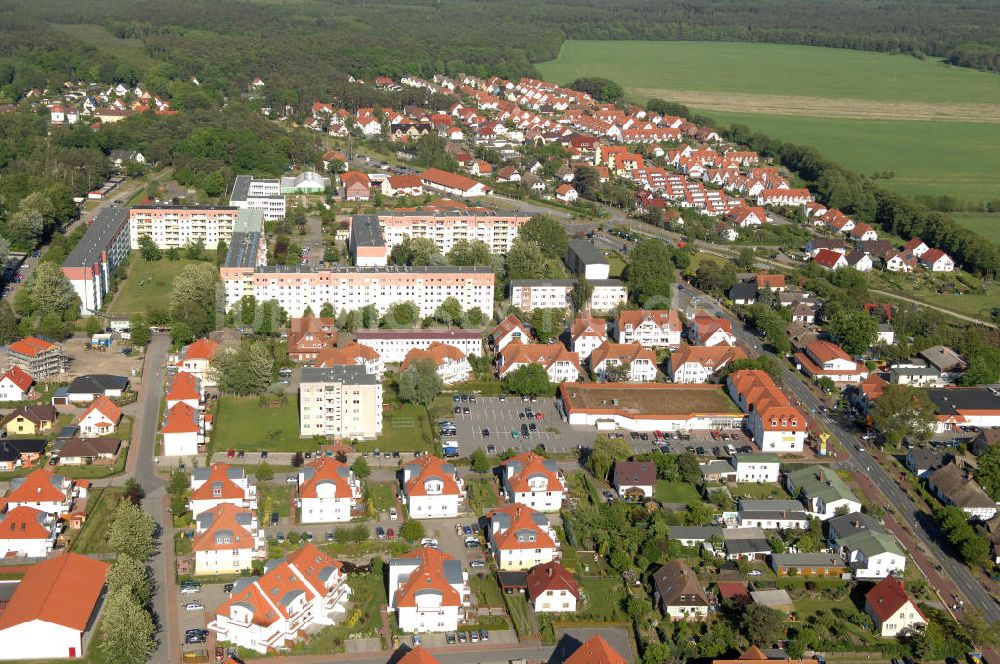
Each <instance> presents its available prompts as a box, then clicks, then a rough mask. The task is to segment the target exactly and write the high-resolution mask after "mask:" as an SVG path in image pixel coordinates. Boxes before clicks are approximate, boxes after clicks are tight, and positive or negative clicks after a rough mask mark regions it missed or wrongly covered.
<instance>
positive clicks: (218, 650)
mask: <svg viewBox="0 0 1000 664" xmlns="http://www.w3.org/2000/svg"><path fill="white" fill-rule="evenodd" d="M225 658H226V653H225V651H224V650H223V649H222V646H215V661H217V662H221V661H222V660H224V659H225Z"/></svg>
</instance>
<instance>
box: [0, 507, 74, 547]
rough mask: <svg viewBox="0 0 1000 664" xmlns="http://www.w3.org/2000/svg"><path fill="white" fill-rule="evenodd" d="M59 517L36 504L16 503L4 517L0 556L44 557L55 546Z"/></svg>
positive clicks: (1, 522)
mask: <svg viewBox="0 0 1000 664" xmlns="http://www.w3.org/2000/svg"><path fill="white" fill-rule="evenodd" d="M58 534H59V520H58V519H57V518H56V517H55V516H54V515H52V514H47V513H45V512H43V511H41V510H38V509H35V508H33V507H24V506H21V507H15V508H14V509H12V510H10V511H8V512H7V513H6V514H5V515H4V516H3V520H2V521H0V557H4V558H7V557H9V556H15V557H21V556H23V557H26V558H44V557H45V556H47V555H49V553H50V552H51V551H52V549H53V548H54V547H55V543H56V536H57V535H58Z"/></svg>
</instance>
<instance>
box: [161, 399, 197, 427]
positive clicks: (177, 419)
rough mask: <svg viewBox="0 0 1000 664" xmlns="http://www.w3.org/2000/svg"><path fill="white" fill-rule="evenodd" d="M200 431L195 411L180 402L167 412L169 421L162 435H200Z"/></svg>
mask: <svg viewBox="0 0 1000 664" xmlns="http://www.w3.org/2000/svg"><path fill="white" fill-rule="evenodd" d="M200 430H201V429H200V426H199V424H198V417H197V412H196V411H195V409H194V408H192V407H191V406H189V405H187V404H186V403H184V402H180V403H176V404H174V405H173V406H172V407H171V408H170V410H168V411H167V421H166V423H165V424H164V425H163V428H162V429H160V433H198V431H200Z"/></svg>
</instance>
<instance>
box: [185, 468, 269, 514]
mask: <svg viewBox="0 0 1000 664" xmlns="http://www.w3.org/2000/svg"><path fill="white" fill-rule="evenodd" d="M222 503H229V504H231V505H234V506H236V507H241V508H243V509H250V510H255V509H257V485H256V484H255V483H254V482H253V480H252V479H251V478H250V476H249V475H247V473H246V471H245V470H244V469H243V467H242V466H230V465H229V464H225V463H213V464H212V465H211V466H208V467H207V468H206V467H199V468H195V469H194V470H192V471H191V500H190V501H189V503H188V505H189V507H190V509H191V514H194V515H195V516H197V515H199V514H201V513H202V512H207V511H208V510H210V509H212V508H213V507H217V506H218V505H221V504H222Z"/></svg>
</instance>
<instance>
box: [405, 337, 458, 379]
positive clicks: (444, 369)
mask: <svg viewBox="0 0 1000 664" xmlns="http://www.w3.org/2000/svg"><path fill="white" fill-rule="evenodd" d="M422 360H429V361H431V362H433V363H434V366H435V367H437V374H438V376H440V377H441V380H442V381H443V382H444V384H445V385H453V384H455V383H462V382H465V381H467V380H469V379H470V378H471V377H472V365H471V364H469V358H468V357H466V355H465V353H463V352H462V351H461V350H459V349H458V348H456V347H455V346H452V345H451V344H442V343H434V344H431V345H430V347H429V348H427V350H419V349H416V348H414V349H413V350H411V351H410V352H409V353H407V354H406V357H405V358H404V359H403V363H402V364H401V365H400V366H399V368H400V370H401V371H406V370H407V369H408V368H410V367H411V366H413V364H415V363H416V362H420V361H422Z"/></svg>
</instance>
